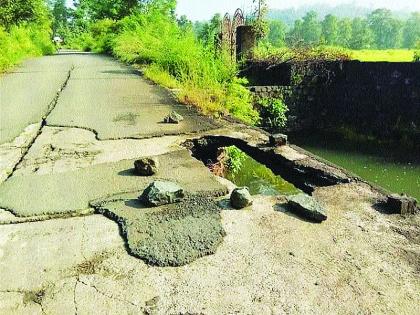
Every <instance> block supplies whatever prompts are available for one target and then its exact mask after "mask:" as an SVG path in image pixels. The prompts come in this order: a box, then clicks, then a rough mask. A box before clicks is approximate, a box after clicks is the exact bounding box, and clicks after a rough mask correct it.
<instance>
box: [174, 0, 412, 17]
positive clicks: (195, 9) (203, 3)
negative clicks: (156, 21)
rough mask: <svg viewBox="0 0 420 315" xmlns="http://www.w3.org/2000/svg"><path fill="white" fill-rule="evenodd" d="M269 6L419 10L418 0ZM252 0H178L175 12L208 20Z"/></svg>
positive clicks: (277, 4) (306, 0)
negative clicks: (335, 6) (326, 6)
mask: <svg viewBox="0 0 420 315" xmlns="http://www.w3.org/2000/svg"><path fill="white" fill-rule="evenodd" d="M267 2H268V5H269V7H270V8H275V9H285V8H290V7H299V6H302V5H305V4H317V3H323V4H329V5H331V6H334V5H337V4H342V3H355V4H357V5H360V6H363V7H369V8H381V7H386V8H389V9H393V10H402V9H405V8H406V9H409V10H411V11H420V0H293V1H290V0H267ZM251 5H252V0H178V9H177V12H178V14H179V15H182V14H185V15H186V16H187V17H188V18H189V19H191V20H208V19H210V18H211V17H212V16H213V15H214V14H215V13H221V14H224V13H226V12H230V13H231V14H233V12H234V11H235V9H236V8H241V9H245V10H246V11H249V8H250V6H251Z"/></svg>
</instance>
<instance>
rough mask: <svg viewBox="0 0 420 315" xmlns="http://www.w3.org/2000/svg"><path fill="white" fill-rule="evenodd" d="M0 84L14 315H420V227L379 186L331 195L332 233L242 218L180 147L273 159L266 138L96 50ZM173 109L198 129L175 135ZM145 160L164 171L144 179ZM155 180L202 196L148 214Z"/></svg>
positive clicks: (224, 184)
mask: <svg viewBox="0 0 420 315" xmlns="http://www.w3.org/2000/svg"><path fill="white" fill-rule="evenodd" d="M0 83H1V85H0V97H1V99H0V122H1V126H0V314H6V315H9V314H11V315H15V314H43V315H44V314H60V315H62V314H206V315H207V314H218V315H219V314H337V313H339V314H356V313H369V314H416V315H417V314H420V300H419V294H418V292H420V280H419V279H420V277H419V268H418V261H419V257H420V254H419V253H420V241H419V233H418V228H417V227H418V226H419V225H420V218H419V217H414V218H409V219H403V218H401V217H399V216H384V215H383V214H382V213H380V212H378V211H377V210H376V209H375V203H376V201H377V200H378V198H380V196H379V195H378V192H377V191H375V190H373V189H372V188H371V187H370V186H368V185H366V184H363V183H361V182H353V183H349V184H345V185H343V184H341V185H335V186H330V187H324V188H317V189H316V190H315V192H314V196H315V198H316V199H318V200H319V201H320V202H322V203H323V204H324V205H325V207H326V208H327V210H328V220H327V221H326V222H324V223H323V224H313V223H310V222H308V221H306V220H303V219H301V218H299V217H296V216H294V215H292V214H291V213H289V212H288V211H287V210H286V209H285V208H284V207H283V206H282V205H284V202H285V199H284V197H283V196H279V197H266V196H255V197H254V203H253V205H252V206H251V207H248V208H246V209H244V210H242V211H240V210H239V211H237V210H233V209H231V208H230V207H229V206H228V205H229V202H226V200H225V199H226V198H227V192H228V190H232V189H233V188H234V185H233V184H232V183H231V182H228V181H227V180H224V179H221V178H218V177H216V176H214V175H213V174H211V173H210V171H209V170H208V169H207V168H206V167H205V166H204V164H203V163H201V162H200V161H198V160H196V159H194V158H193V157H192V156H191V154H190V152H189V151H188V150H187V149H185V148H184V147H183V146H182V144H183V143H184V142H185V141H186V140H188V139H191V138H194V137H202V136H205V135H208V134H211V135H224V136H230V137H232V138H240V139H242V140H243V141H244V142H246V143H248V144H249V145H251V146H253V148H254V149H255V150H257V148H261V150H264V149H265V148H266V147H265V143H266V141H267V136H266V135H265V134H263V133H261V132H259V131H258V130H255V129H248V128H246V127H244V126H243V125H239V124H234V123H231V124H229V125H227V124H226V123H221V122H214V121H213V120H211V119H209V118H206V117H203V116H201V115H199V114H198V113H197V112H196V111H194V110H193V109H188V108H186V107H184V106H181V105H179V104H177V103H176V102H175V101H174V99H173V98H172V97H171V96H170V94H169V93H168V92H167V91H166V90H165V89H162V88H160V87H158V86H156V85H153V84H151V83H150V82H148V81H146V80H145V79H143V78H142V77H141V76H139V74H138V73H137V72H136V71H135V70H134V69H132V68H131V67H128V66H125V65H123V64H121V63H119V62H117V61H115V60H114V59H112V58H109V57H105V56H100V55H95V54H84V53H72V52H62V53H61V54H58V55H56V56H51V57H43V58H38V59H33V60H30V61H28V62H26V63H24V64H23V65H22V66H21V67H19V68H17V69H16V70H15V71H14V72H12V73H9V74H6V75H3V76H2V77H1V78H0ZM172 110H176V111H177V112H179V113H180V114H182V115H183V116H184V117H185V120H184V121H183V122H182V123H181V124H178V125H167V124H162V120H163V118H164V116H165V115H167V114H168V113H169V112H170V111H172ZM279 152H280V153H279ZM276 154H282V156H283V158H284V159H287V160H288V161H290V163H293V162H295V161H300V160H301V161H303V162H304V165H305V167H306V168H311V167H312V168H315V167H318V168H320V169H322V170H324V169H328V168H330V169H331V168H332V167H331V166H326V165H324V164H322V162H319V161H315V160H314V159H313V158H311V157H309V156H306V155H305V154H302V153H299V152H297V151H296V150H295V149H294V148H292V147H289V146H286V147H282V149H281V150H280V149H278V150H277V151H276ZM140 157H153V158H155V159H157V160H158V161H159V170H158V173H157V174H156V175H154V176H151V177H138V176H135V174H134V173H133V169H132V167H133V161H134V160H135V159H138V158H140ZM335 171H336V172H341V171H340V170H335ZM343 176H345V174H343ZM155 180H169V181H173V182H177V183H178V184H180V185H182V186H183V187H184V189H185V190H186V192H187V194H188V195H189V196H188V198H186V199H185V200H184V201H183V202H181V203H179V204H176V205H171V206H168V207H165V206H163V207H157V208H147V207H145V206H144V205H143V204H142V203H141V202H140V201H139V200H138V198H137V197H138V196H139V195H140V194H141V193H142V192H143V190H144V189H145V188H146V187H147V185H148V184H150V183H151V182H153V181H155ZM220 196H222V197H220ZM219 201H222V203H221V204H223V205H225V208H223V210H222V209H220V208H219V207H218V206H217V205H218V204H219ZM165 262H168V263H167V264H165ZM169 262H170V263H169ZM162 263H163V264H162ZM181 264H182V266H178V265H181ZM174 266H177V267H174Z"/></svg>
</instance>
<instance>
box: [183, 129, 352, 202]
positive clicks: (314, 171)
mask: <svg viewBox="0 0 420 315" xmlns="http://www.w3.org/2000/svg"><path fill="white" fill-rule="evenodd" d="M184 146H185V147H187V148H188V149H189V150H190V151H191V153H192V156H193V157H195V158H196V159H198V160H200V161H202V162H203V163H204V164H205V165H207V166H208V167H210V168H211V169H212V170H213V171H215V169H214V166H217V165H218V163H220V159H221V156H220V155H221V153H222V152H223V148H226V147H231V146H234V147H236V148H238V149H239V150H240V151H241V152H243V153H245V154H246V157H245V162H246V163H248V165H246V167H245V168H244V174H243V177H248V179H245V180H242V179H240V180H238V182H237V184H239V185H244V184H247V183H248V184H252V185H253V183H252V181H253V180H258V178H259V179H263V182H265V183H262V187H264V186H266V183H267V177H271V179H270V180H268V182H269V184H270V185H269V189H268V190H270V191H273V186H274V188H275V189H274V190H277V191H279V192H280V193H285V194H289V193H294V192H296V191H297V189H300V190H302V191H304V192H306V193H309V194H311V193H312V192H313V191H314V189H315V188H316V187H325V186H333V185H336V184H340V183H348V182H350V181H351V177H349V175H348V174H346V173H345V172H344V171H343V170H340V169H338V168H335V167H333V166H330V165H327V164H325V163H323V162H321V161H319V160H317V159H315V158H314V157H312V156H310V155H309V154H306V153H301V152H298V151H297V150H296V149H294V148H292V147H289V146H284V147H282V148H276V147H271V146H269V145H268V144H266V143H261V144H251V143H249V142H247V141H246V140H243V139H238V138H232V137H226V136H205V137H202V138H199V139H192V140H188V141H186V142H185V143H184ZM257 168H261V169H262V170H263V173H264V174H260V175H261V176H254V174H255V170H256V169H257ZM216 174H217V170H216ZM218 175H220V174H218ZM273 176H274V177H273ZM261 177H262V178H261ZM227 178H228V179H230V180H231V179H233V182H235V180H236V179H234V178H232V176H231V178H229V174H228V176H227ZM279 183H282V184H281V185H279ZM281 186H283V187H281ZM279 187H281V188H280V189H279ZM254 188H255V189H256V190H258V189H260V188H261V185H260V188H258V185H257V187H254ZM255 189H254V192H255ZM263 190H264V189H263Z"/></svg>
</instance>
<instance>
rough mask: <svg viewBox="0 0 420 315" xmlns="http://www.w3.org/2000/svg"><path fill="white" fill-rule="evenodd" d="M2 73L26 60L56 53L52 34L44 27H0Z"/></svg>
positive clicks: (0, 69)
mask: <svg viewBox="0 0 420 315" xmlns="http://www.w3.org/2000/svg"><path fill="white" fill-rule="evenodd" d="M0 51H1V54H0V72H3V71H5V70H7V69H9V68H11V67H12V66H14V65H16V64H18V63H19V62H21V61H22V60H23V59H24V58H27V57H34V56H41V55H47V54H52V53H53V52H54V51H55V48H54V45H53V44H52V42H51V38H50V32H49V31H48V30H46V29H45V28H44V27H43V26H40V25H36V24H26V25H21V26H11V27H10V30H9V31H6V30H5V29H4V28H1V27H0Z"/></svg>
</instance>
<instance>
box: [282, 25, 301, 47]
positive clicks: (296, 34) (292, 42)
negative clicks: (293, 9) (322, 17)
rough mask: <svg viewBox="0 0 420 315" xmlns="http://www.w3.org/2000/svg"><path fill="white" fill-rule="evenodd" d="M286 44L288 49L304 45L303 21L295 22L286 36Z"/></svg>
mask: <svg viewBox="0 0 420 315" xmlns="http://www.w3.org/2000/svg"><path fill="white" fill-rule="evenodd" d="M286 43H287V45H288V46H289V47H299V46H303V45H304V39H303V21H302V20H300V19H299V20H296V21H295V24H294V26H293V28H292V29H291V30H290V32H289V33H287V35H286Z"/></svg>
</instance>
